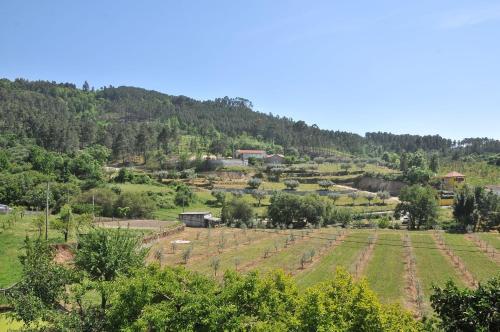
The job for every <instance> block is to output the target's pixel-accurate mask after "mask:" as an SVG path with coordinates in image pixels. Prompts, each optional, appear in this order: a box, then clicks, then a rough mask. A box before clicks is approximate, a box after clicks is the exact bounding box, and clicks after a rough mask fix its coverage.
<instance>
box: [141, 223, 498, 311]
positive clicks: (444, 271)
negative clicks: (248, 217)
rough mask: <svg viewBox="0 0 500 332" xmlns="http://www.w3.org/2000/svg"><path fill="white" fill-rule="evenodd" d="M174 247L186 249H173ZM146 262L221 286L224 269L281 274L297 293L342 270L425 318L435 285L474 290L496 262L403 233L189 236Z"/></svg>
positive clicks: (455, 241) (430, 236)
mask: <svg viewBox="0 0 500 332" xmlns="http://www.w3.org/2000/svg"><path fill="white" fill-rule="evenodd" d="M480 236H481V237H485V238H486V239H487V240H488V241H490V242H491V243H496V242H497V241H500V236H499V235H498V234H481V235H480ZM441 238H443V239H444V243H445V246H446V248H448V249H444V248H443V247H442V245H441V243H440V239H441ZM175 240H186V241H189V243H182V244H172V241H175ZM149 260H150V261H155V260H157V261H161V264H162V265H185V266H186V267H187V268H188V269H191V270H194V271H199V272H202V273H205V274H207V275H215V276H217V277H218V278H220V277H221V276H222V275H223V272H224V271H225V270H227V269H236V270H238V271H240V272H248V271H254V270H258V271H262V272H265V271H269V270H273V269H283V270H284V271H285V272H287V273H289V274H290V275H292V276H293V277H294V278H295V279H296V280H297V283H298V285H299V287H300V288H301V289H305V288H306V287H308V286H311V285H313V284H315V283H318V282H321V281H324V280H327V279H329V278H330V277H331V276H332V275H333V272H334V271H335V269H336V268H337V267H343V268H345V269H347V270H348V271H350V272H351V273H352V274H353V275H355V276H356V277H357V278H366V279H367V281H368V283H369V285H370V286H371V288H372V289H373V290H374V291H375V292H376V293H377V294H378V296H379V297H380V298H381V300H382V301H383V302H386V303H400V304H401V305H403V306H406V307H408V308H409V309H412V310H414V311H415V312H416V314H423V313H426V312H428V311H429V310H430V307H429V295H430V294H431V289H432V285H433V284H435V285H440V286H442V285H444V284H445V283H446V281H447V280H449V279H451V280H454V281H456V282H457V283H458V284H459V285H462V286H472V282H475V281H483V280H485V279H488V278H489V277H491V276H493V275H495V274H498V273H500V264H499V263H498V257H495V256H492V255H491V253H487V252H485V251H484V250H482V249H481V248H480V246H479V244H478V243H476V242H474V241H472V240H470V239H469V238H468V237H467V236H466V235H463V234H444V235H443V234H441V233H439V234H434V233H432V232H408V231H400V230H356V229H341V228H321V229H311V230H267V229H234V228H225V227H222V228H215V229H194V228H186V230H185V231H184V232H182V233H179V234H176V235H173V236H170V237H167V238H164V239H162V240H161V241H160V242H158V243H156V244H155V245H153V247H152V248H151V253H150V257H149ZM457 261H459V264H457ZM468 273H470V275H471V276H472V280H471V277H470V276H469V275H468Z"/></svg>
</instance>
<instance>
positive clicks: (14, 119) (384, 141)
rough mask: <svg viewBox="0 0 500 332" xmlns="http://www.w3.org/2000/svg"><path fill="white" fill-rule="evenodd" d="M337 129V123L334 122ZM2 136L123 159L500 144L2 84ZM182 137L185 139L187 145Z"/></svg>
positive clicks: (230, 102)
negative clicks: (96, 148) (103, 149)
mask: <svg viewBox="0 0 500 332" xmlns="http://www.w3.org/2000/svg"><path fill="white" fill-rule="evenodd" d="M339 126H341V124H339ZM0 130H1V132H2V133H3V134H6V133H10V134H14V135H16V137H22V138H29V139H32V140H34V142H35V143H36V144H38V145H40V146H42V147H44V148H46V149H49V150H53V151H58V152H72V151H75V150H78V149H82V148H85V147H87V146H90V145H92V144H96V143H98V144H101V145H104V146H107V147H108V148H111V149H112V152H113V157H114V158H116V159H120V158H122V157H124V156H126V155H130V154H136V155H138V154H144V155H145V153H146V152H147V151H151V150H160V149H161V150H163V151H164V152H165V153H167V154H176V153H179V152H180V150H179V149H180V146H182V145H188V146H187V149H188V150H189V151H190V152H193V153H207V152H209V153H215V154H225V155H230V154H231V153H232V151H233V150H234V149H235V148H257V147H259V148H264V149H266V150H268V151H269V152H286V151H287V150H291V151H298V152H301V153H305V154H308V155H310V156H312V157H314V156H317V155H327V154H331V153H335V152H337V151H342V152H347V153H351V154H357V155H370V156H374V157H377V156H381V155H382V154H383V152H385V151H394V152H401V151H416V150H418V149H422V150H425V151H431V150H432V151H441V152H443V153H447V152H449V151H451V150H452V149H455V150H456V149H457V148H460V149H462V150H463V149H467V151H470V152H500V142H499V141H496V140H488V139H468V140H464V141H462V142H455V141H451V140H449V139H444V138H442V137H440V136H438V135H436V136H417V135H394V134H388V133H367V134H366V137H363V136H360V135H358V134H353V133H348V132H343V131H331V130H322V129H320V128H318V126H316V125H312V126H309V125H307V124H306V123H305V122H304V121H294V120H292V119H290V118H286V117H280V116H274V115H272V114H264V113H260V112H256V111H254V110H252V104H251V102H250V101H248V100H246V99H243V98H228V97H224V98H217V99H215V100H208V101H198V100H194V99H192V98H189V97H185V96H170V95H167V94H163V93H159V92H156V91H149V90H145V89H140V88H134V87H117V88H115V87H111V86H110V87H104V88H100V89H98V90H95V89H94V88H90V86H89V84H88V83H87V82H85V84H84V85H83V87H82V88H81V89H80V88H77V87H76V85H74V84H69V83H55V82H47V81H27V80H23V79H17V80H15V81H10V80H7V79H3V80H0ZM183 136H184V137H185V136H188V137H190V139H189V140H188V141H186V140H185V139H183Z"/></svg>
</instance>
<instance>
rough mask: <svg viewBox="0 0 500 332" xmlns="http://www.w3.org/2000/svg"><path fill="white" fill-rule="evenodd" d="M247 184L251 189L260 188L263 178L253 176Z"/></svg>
mask: <svg viewBox="0 0 500 332" xmlns="http://www.w3.org/2000/svg"><path fill="white" fill-rule="evenodd" d="M247 184H248V187H249V188H250V189H259V187H260V185H261V184H262V180H261V179H259V178H251V179H250V180H248V182H247Z"/></svg>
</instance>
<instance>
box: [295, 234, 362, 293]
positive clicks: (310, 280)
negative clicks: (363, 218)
mask: <svg viewBox="0 0 500 332" xmlns="http://www.w3.org/2000/svg"><path fill="white" fill-rule="evenodd" d="M367 241H368V233H366V232H361V231H356V232H351V233H350V234H348V235H347V237H346V239H345V240H344V241H343V242H342V243H341V244H340V245H339V246H337V247H335V248H333V249H332V250H330V251H329V252H328V253H327V254H325V255H323V257H322V258H321V260H320V262H319V263H318V264H316V265H315V266H314V268H313V269H306V270H304V271H301V272H300V273H299V274H297V275H296V276H295V279H296V280H297V284H298V285H299V287H300V288H306V287H309V286H312V285H314V284H316V283H318V282H322V281H325V280H328V279H329V278H330V276H331V275H333V273H334V272H335V269H336V268H337V267H343V268H345V269H346V270H349V268H350V267H351V265H352V264H353V263H354V261H355V259H356V257H357V255H358V254H359V252H360V251H361V249H363V248H364V247H365V246H366V242H367Z"/></svg>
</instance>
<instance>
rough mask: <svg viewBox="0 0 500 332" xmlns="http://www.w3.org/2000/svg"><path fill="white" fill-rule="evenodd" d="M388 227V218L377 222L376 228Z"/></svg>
mask: <svg viewBox="0 0 500 332" xmlns="http://www.w3.org/2000/svg"><path fill="white" fill-rule="evenodd" d="M389 225H390V220H389V218H388V217H382V218H380V219H379V221H378V227H379V228H387V227H389Z"/></svg>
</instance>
